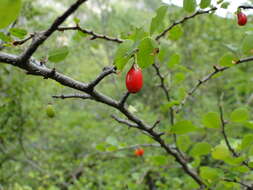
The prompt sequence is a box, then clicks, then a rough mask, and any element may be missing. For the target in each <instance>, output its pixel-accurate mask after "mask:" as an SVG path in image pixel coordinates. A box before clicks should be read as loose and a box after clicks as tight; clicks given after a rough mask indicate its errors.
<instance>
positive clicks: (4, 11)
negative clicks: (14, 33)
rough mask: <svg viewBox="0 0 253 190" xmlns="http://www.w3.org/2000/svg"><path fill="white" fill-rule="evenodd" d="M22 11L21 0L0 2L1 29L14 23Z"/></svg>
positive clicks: (2, 0) (3, 0)
mask: <svg viewBox="0 0 253 190" xmlns="http://www.w3.org/2000/svg"><path fill="white" fill-rule="evenodd" d="M20 10H21V0H1V1H0V29H2V28H5V27H7V26H8V25H10V24H11V23H12V22H14V21H15V20H16V19H17V17H18V15H19V13H20Z"/></svg>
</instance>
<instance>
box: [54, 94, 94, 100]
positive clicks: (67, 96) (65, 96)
mask: <svg viewBox="0 0 253 190" xmlns="http://www.w3.org/2000/svg"><path fill="white" fill-rule="evenodd" d="M52 97H53V98H60V99H70V98H80V99H93V98H92V97H91V96H90V95H87V94H70V95H63V94H62V95H55V96H52Z"/></svg>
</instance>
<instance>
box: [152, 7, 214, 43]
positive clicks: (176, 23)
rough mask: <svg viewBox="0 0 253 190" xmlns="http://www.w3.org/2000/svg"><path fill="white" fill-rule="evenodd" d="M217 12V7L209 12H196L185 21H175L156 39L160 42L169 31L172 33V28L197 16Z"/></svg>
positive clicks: (185, 18) (184, 19)
mask: <svg viewBox="0 0 253 190" xmlns="http://www.w3.org/2000/svg"><path fill="white" fill-rule="evenodd" d="M215 10H217V8H216V7H213V8H211V9H209V10H206V11H202V10H199V11H196V12H195V13H194V14H192V15H190V16H186V17H184V18H183V19H181V20H179V21H175V22H174V23H173V24H172V25H170V26H169V27H168V28H166V29H165V30H164V31H163V32H162V33H160V34H159V35H158V36H157V37H156V38H155V39H156V40H157V41H158V40H160V38H162V37H163V36H165V35H166V34H167V32H168V31H170V30H171V29H172V28H174V27H175V26H177V25H179V24H182V23H184V22H185V21H187V20H189V19H191V18H194V17H195V16H197V15H201V14H208V13H210V12H212V11H215Z"/></svg>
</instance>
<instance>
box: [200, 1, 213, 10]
mask: <svg viewBox="0 0 253 190" xmlns="http://www.w3.org/2000/svg"><path fill="white" fill-rule="evenodd" d="M210 4H211V0H201V2H200V8H201V9H204V8H207V7H209V6H210Z"/></svg>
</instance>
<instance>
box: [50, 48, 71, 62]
mask: <svg viewBox="0 0 253 190" xmlns="http://www.w3.org/2000/svg"><path fill="white" fill-rule="evenodd" d="M68 54H69V49H68V47H67V46H64V47H60V48H57V49H54V50H51V51H50V52H49V54H48V60H49V61H51V62H55V63H57V62H61V61H63V60H64V59H65V58H66V57H67V56H68Z"/></svg>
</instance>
